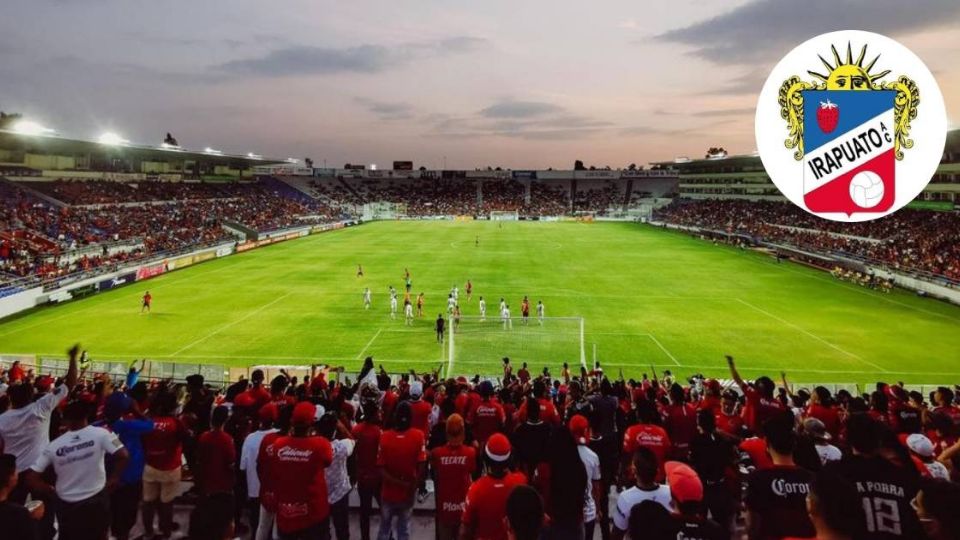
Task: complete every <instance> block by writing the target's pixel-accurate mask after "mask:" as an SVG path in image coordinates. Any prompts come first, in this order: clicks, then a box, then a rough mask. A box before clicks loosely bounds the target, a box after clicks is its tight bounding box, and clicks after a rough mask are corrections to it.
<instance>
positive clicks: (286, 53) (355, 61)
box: [215, 36, 488, 77]
mask: <svg viewBox="0 0 960 540" xmlns="http://www.w3.org/2000/svg"><path fill="white" fill-rule="evenodd" d="M487 43H488V42H487V40H486V39H483V38H477V37H471V36H455V37H450V38H445V39H441V40H437V41H427V42H416V43H405V44H401V45H398V46H391V47H388V46H385V45H373V44H364V45H357V46H354V47H342V48H334V47H314V46H308V45H293V46H288V47H283V48H279V49H275V50H273V51H270V52H268V53H267V54H265V55H263V56H259V57H254V58H244V59H238V60H231V61H229V62H225V63H223V64H220V65H218V66H215V69H217V70H219V71H222V72H224V73H229V74H234V75H253V76H263V77H284V76H290V75H332V74H340V73H363V74H370V73H380V72H383V71H387V70H389V69H393V68H395V67H398V66H401V65H405V64H408V63H410V62H412V61H414V60H416V59H419V58H423V57H424V56H440V55H448V54H465V53H469V52H473V51H475V50H478V49H480V48H481V47H483V46H485V45H486V44H487Z"/></svg>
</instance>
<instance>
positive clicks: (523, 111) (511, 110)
mask: <svg viewBox="0 0 960 540" xmlns="http://www.w3.org/2000/svg"><path fill="white" fill-rule="evenodd" d="M562 110H563V108H561V107H559V106H557V105H554V104H552V103H545V102H542V101H501V102H500V103H494V104H493V105H491V106H489V107H487V108H485V109H483V110H481V111H480V116H484V117H486V118H534V117H542V116H545V115H548V114H553V113H557V112H560V111H562Z"/></svg>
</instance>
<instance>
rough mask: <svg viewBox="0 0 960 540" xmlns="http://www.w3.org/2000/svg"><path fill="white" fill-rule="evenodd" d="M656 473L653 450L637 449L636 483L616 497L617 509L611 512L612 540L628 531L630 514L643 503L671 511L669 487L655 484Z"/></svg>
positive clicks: (634, 470)
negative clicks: (653, 503) (655, 504)
mask: <svg viewBox="0 0 960 540" xmlns="http://www.w3.org/2000/svg"><path fill="white" fill-rule="evenodd" d="M657 471H658V463H657V456H656V454H654V453H653V450H650V449H649V448H646V447H643V446H641V447H640V448H638V449H637V451H636V452H634V454H633V473H634V475H635V476H636V482H637V483H636V485H635V486H634V487H632V488H630V489H627V490H625V491H624V492H623V493H621V494H620V495H619V496H618V497H617V507H616V509H615V510H614V511H613V525H614V528H613V538H614V540H621V539H622V538H623V536H624V534H625V533H626V532H627V531H628V530H630V512H631V511H632V510H633V509H634V508H635V507H636V506H637V505H639V504H640V503H642V502H643V501H653V502H655V503H658V504H660V505H661V506H663V508H664V509H665V510H666V511H668V512H669V511H672V508H671V506H670V500H671V495H670V486H667V485H664V484H658V483H657Z"/></svg>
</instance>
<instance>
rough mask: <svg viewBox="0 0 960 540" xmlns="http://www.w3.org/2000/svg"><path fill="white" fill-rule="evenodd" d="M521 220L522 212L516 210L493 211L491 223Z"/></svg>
mask: <svg viewBox="0 0 960 540" xmlns="http://www.w3.org/2000/svg"><path fill="white" fill-rule="evenodd" d="M519 219H520V212H518V211H516V210H512V211H508V210H491V211H490V220H491V221H517V220H519Z"/></svg>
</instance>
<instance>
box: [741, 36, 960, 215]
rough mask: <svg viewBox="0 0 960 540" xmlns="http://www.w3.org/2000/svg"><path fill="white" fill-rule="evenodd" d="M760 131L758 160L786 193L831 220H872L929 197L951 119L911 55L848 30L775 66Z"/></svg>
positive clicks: (763, 96)
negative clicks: (926, 190)
mask: <svg viewBox="0 0 960 540" xmlns="http://www.w3.org/2000/svg"><path fill="white" fill-rule="evenodd" d="M800 73H805V75H798V74H800ZM891 74H894V75H893V76H891ZM921 89H922V91H923V100H922V101H921V99H920V98H921ZM784 124H786V125H784ZM755 128H756V137H757V150H758V152H759V154H760V159H761V160H762V161H763V165H764V168H765V169H766V171H767V174H769V175H770V179H771V180H772V181H773V183H774V184H776V186H777V188H779V189H780V191H781V192H782V193H783V194H784V196H785V197H787V198H788V199H789V200H790V201H791V202H793V203H794V204H796V205H798V206H800V207H801V208H803V209H804V210H807V211H808V212H810V213H812V214H815V215H817V216H820V217H823V218H826V219H832V220H835V221H866V220H870V219H876V218H879V217H882V216H885V215H887V214H889V213H890V212H894V211H896V210H898V209H899V208H902V207H903V206H905V205H906V204H907V203H909V202H910V201H911V200H912V199H913V198H915V197H916V196H917V195H918V194H919V193H920V192H921V191H923V188H924V187H925V186H926V185H927V183H928V182H929V181H930V178H931V177H932V176H933V174H934V172H936V168H937V166H938V165H939V163H940V158H941V155H942V153H943V145H944V142H945V140H946V131H947V118H946V111H945V108H944V104H943V95H942V94H941V93H940V88H939V86H938V85H937V82H936V80H934V78H933V75H932V74H931V73H930V70H928V69H927V67H926V65H924V63H923V62H922V61H921V60H920V59H919V58H917V56H916V55H915V54H913V52H911V51H910V50H909V49H907V48H906V47H904V46H903V45H901V44H900V43H898V42H896V41H894V40H892V39H890V38H887V37H885V36H882V35H879V34H874V33H871V32H863V31H859V30H843V31H839V32H830V33H827V34H822V35H820V36H816V37H814V38H812V39H809V40H807V41H806V42H804V43H802V44H801V45H799V46H797V47H796V48H794V49H793V50H792V51H790V52H789V53H788V54H787V55H786V56H784V57H783V59H781V60H780V62H779V63H777V65H776V67H774V69H773V72H772V73H771V74H770V76H769V77H768V78H767V81H766V83H765V84H764V86H763V90H762V91H761V93H760V98H759V101H758V102H757V116H756V122H755ZM784 135H786V137H784Z"/></svg>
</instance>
